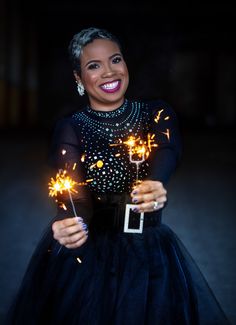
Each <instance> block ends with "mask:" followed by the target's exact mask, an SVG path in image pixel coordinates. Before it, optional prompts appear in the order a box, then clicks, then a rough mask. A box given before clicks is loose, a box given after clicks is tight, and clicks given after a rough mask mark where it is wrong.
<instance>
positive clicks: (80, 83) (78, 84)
mask: <svg viewBox="0 0 236 325" xmlns="http://www.w3.org/2000/svg"><path fill="white" fill-rule="evenodd" d="M76 82H77V90H78V93H79V94H80V96H83V95H84V86H83V84H82V82H81V81H76Z"/></svg>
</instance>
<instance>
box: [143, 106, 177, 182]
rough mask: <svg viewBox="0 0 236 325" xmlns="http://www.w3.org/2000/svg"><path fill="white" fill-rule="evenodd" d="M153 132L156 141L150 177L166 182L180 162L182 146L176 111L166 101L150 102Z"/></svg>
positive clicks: (151, 156) (152, 152)
mask: <svg viewBox="0 0 236 325" xmlns="http://www.w3.org/2000/svg"><path fill="white" fill-rule="evenodd" d="M150 109H151V111H152V114H151V132H152V133H154V134H155V138H154V140H155V143H156V144H157V145H158V146H157V147H153V148H152V151H151V154H150V172H149V175H148V177H149V178H150V179H152V180H159V181H161V182H163V183H164V184H166V183H167V182H168V180H169V178H170V176H171V175H172V173H173V172H174V171H175V169H176V167H177V166H178V164H179V161H180V157H181V152H182V146H181V137H180V132H179V126H178V120H177V116H176V113H175V112H174V111H173V109H172V108H171V107H170V106H169V105H168V104H167V103H165V102H162V101H158V102H152V103H150Z"/></svg>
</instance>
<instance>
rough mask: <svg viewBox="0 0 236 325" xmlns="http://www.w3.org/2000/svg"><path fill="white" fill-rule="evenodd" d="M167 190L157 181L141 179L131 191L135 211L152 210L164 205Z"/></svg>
mask: <svg viewBox="0 0 236 325" xmlns="http://www.w3.org/2000/svg"><path fill="white" fill-rule="evenodd" d="M166 194H167V191H166V190H165V188H164V187H163V184H162V183H161V182H159V181H143V182H142V183H141V184H139V185H138V186H137V187H135V189H134V190H133V191H132V193H131V198H132V203H133V204H135V205H136V208H135V210H134V211H135V212H153V211H156V210H159V209H162V208H163V207H164V204H165V202H166V201H167V196H166Z"/></svg>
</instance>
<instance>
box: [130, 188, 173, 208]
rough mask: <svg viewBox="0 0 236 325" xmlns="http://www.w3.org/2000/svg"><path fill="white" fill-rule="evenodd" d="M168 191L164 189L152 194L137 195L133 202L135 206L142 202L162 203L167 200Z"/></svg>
mask: <svg viewBox="0 0 236 325" xmlns="http://www.w3.org/2000/svg"><path fill="white" fill-rule="evenodd" d="M166 194H167V191H166V190H165V189H164V188H163V190H162V191H153V192H150V193H144V194H137V195H135V196H133V197H132V202H133V203H134V204H137V203H141V202H151V201H160V200H162V199H163V198H166Z"/></svg>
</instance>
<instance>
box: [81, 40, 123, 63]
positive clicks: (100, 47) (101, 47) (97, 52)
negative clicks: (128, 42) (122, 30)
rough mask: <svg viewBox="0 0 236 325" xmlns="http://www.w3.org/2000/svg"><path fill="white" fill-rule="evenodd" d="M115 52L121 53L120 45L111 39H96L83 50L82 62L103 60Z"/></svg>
mask: <svg viewBox="0 0 236 325" xmlns="http://www.w3.org/2000/svg"><path fill="white" fill-rule="evenodd" d="M115 53H120V49H119V46H118V45H117V44H116V43H115V42H114V41H111V40H107V39H95V40H94V41H93V42H91V43H89V44H87V45H86V46H85V47H84V48H83V50H82V52H81V57H80V59H81V62H84V63H85V61H88V60H89V61H91V60H102V59H106V58H109V57H110V56H112V55H113V54H115Z"/></svg>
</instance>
